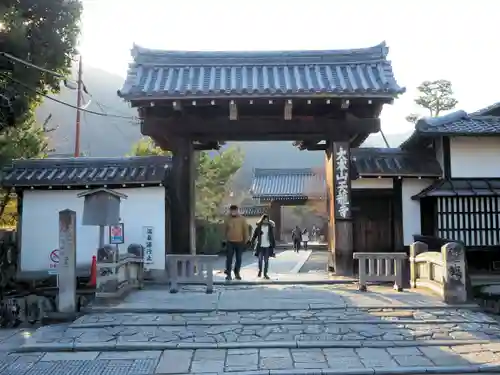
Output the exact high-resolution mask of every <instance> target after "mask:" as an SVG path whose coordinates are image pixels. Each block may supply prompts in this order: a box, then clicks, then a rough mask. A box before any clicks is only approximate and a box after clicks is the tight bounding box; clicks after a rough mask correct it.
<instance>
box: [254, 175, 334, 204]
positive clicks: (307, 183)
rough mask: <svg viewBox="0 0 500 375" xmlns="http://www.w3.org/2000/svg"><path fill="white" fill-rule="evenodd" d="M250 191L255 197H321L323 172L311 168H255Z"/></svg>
mask: <svg viewBox="0 0 500 375" xmlns="http://www.w3.org/2000/svg"><path fill="white" fill-rule="evenodd" d="M251 193H252V196H253V197H254V198H257V199H282V200H285V199H307V198H316V199H322V198H324V197H325V193H326V185H325V178H324V173H322V172H321V171H315V170H313V169H311V168H301V169H255V171H254V177H253V181H252V188H251Z"/></svg>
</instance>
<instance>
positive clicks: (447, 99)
mask: <svg viewBox="0 0 500 375" xmlns="http://www.w3.org/2000/svg"><path fill="white" fill-rule="evenodd" d="M417 90H418V92H419V95H418V96H417V98H416V99H415V104H417V105H418V106H419V107H421V108H424V109H426V110H427V112H428V115H429V116H430V117H437V116H439V115H441V114H442V112H446V111H450V110H452V109H453V108H455V107H456V105H457V104H458V100H457V99H455V98H454V96H453V95H454V93H453V88H452V84H451V82H450V81H448V80H445V79H439V80H437V81H424V82H422V83H421V84H420V86H418V87H417ZM420 117H422V116H420V115H419V114H417V113H412V114H410V115H408V116H406V120H407V121H408V122H412V123H416V122H417V120H418V119H419V118H420Z"/></svg>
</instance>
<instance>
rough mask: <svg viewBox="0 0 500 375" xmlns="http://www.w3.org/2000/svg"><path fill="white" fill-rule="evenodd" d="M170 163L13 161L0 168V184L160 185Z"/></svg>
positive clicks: (138, 160)
mask: <svg viewBox="0 0 500 375" xmlns="http://www.w3.org/2000/svg"><path fill="white" fill-rule="evenodd" d="M170 162H171V158H170V157H167V156H146V157H120V158H97V157H96V158H93V157H81V158H57V159H56V158H48V159H31V160H15V161H13V162H12V165H11V166H8V167H5V168H4V169H3V171H2V172H3V173H2V177H1V183H0V184H1V186H2V187H6V188H11V187H19V188H31V187H35V188H36V187H40V188H41V187H54V188H55V187H58V186H60V187H66V186H68V187H80V186H89V187H98V186H104V185H106V186H107V185H110V186H113V185H115V186H116V185H120V186H123V185H125V186H138V185H139V186H140V185H142V184H144V185H154V184H162V183H164V180H165V177H166V176H167V175H166V174H167V173H168V171H169V165H170Z"/></svg>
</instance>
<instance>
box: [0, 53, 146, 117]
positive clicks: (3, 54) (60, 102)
mask: <svg viewBox="0 0 500 375" xmlns="http://www.w3.org/2000/svg"><path fill="white" fill-rule="evenodd" d="M0 56H3V57H5V58H7V59H9V60H11V61H14V62H17V63H20V64H23V65H25V66H28V67H30V68H33V69H37V70H39V71H42V72H45V73H49V74H52V75H54V76H56V77H58V78H61V79H62V80H63V81H64V83H65V86H66V87H68V88H70V89H75V88H74V87H69V86H68V85H67V82H71V83H74V84H76V85H78V82H80V83H81V85H82V89H81V91H83V92H84V93H85V94H87V95H88V96H90V97H91V98H92V99H94V102H95V103H96V104H97V105H98V106H99V108H100V109H101V111H102V112H103V113H98V112H94V111H88V110H86V108H87V107H88V105H89V104H90V102H88V103H87V105H86V106H85V107H83V108H82V107H79V106H73V105H71V104H69V103H65V102H62V101H60V100H59V99H56V98H53V97H51V96H48V95H45V94H43V93H40V92H38V91H36V90H35V89H33V88H30V87H27V86H26V85H24V84H23V83H22V82H19V81H16V80H15V79H14V78H12V77H10V76H8V77H7V78H9V79H11V80H12V81H14V82H16V83H18V84H19V85H21V86H23V87H25V88H28V89H30V90H32V91H35V92H36V93H37V94H39V95H42V96H44V97H46V98H48V99H50V100H53V101H55V102H57V103H59V104H63V105H66V106H69V107H71V108H74V109H77V110H80V111H82V112H87V113H90V114H94V115H98V116H107V117H115V118H123V119H130V120H134V121H137V120H138V118H137V117H134V116H129V115H113V114H109V113H107V111H105V110H104V109H103V107H107V106H106V105H104V104H102V103H99V102H98V101H97V100H95V98H94V97H93V95H92V94H91V93H90V92H89V91H88V89H87V86H86V85H85V83H84V82H83V80H81V79H80V80H78V81H75V80H68V79H67V78H66V77H65V76H63V75H62V74H60V73H57V72H55V71H53V70H49V69H45V68H42V67H41V66H38V65H35V64H32V63H30V62H29V61H26V60H23V59H20V58H18V57H15V56H13V55H11V54H9V53H6V52H0ZM4 77H5V76H4ZM108 108H111V107H109V106H108ZM113 110H115V109H113ZM135 123H137V122H135Z"/></svg>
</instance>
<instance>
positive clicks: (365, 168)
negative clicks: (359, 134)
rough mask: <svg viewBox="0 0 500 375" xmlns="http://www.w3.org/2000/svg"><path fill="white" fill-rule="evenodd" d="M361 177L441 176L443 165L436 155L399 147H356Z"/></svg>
mask: <svg viewBox="0 0 500 375" xmlns="http://www.w3.org/2000/svg"><path fill="white" fill-rule="evenodd" d="M351 158H353V160H354V165H355V166H356V171H357V173H358V175H359V176H360V177H439V176H441V175H442V170H441V166H440V165H439V162H438V161H437V160H436V158H435V157H434V155H431V154H428V153H425V152H407V151H403V150H401V149H399V148H369V147H366V148H363V147H360V148H356V149H353V150H352V151H351Z"/></svg>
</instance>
